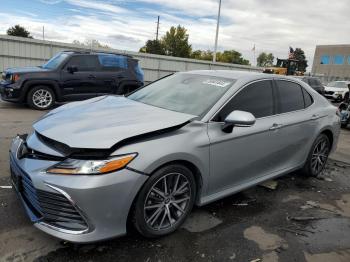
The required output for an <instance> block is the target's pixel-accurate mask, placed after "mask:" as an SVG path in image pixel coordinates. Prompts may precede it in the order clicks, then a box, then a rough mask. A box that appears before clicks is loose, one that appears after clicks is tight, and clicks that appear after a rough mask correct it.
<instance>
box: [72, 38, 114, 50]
mask: <svg viewBox="0 0 350 262" xmlns="http://www.w3.org/2000/svg"><path fill="white" fill-rule="evenodd" d="M72 44H74V45H81V46H83V47H88V48H111V47H110V46H109V45H106V44H101V43H100V42H99V41H98V40H96V39H86V40H85V41H84V42H80V41H79V40H73V42H72Z"/></svg>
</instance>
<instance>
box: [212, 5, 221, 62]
mask: <svg viewBox="0 0 350 262" xmlns="http://www.w3.org/2000/svg"><path fill="white" fill-rule="evenodd" d="M220 11H221V0H219V11H218V20H217V23H216V35H215V47H214V55H213V62H216V51H217V49H218V36H219V24H220Z"/></svg>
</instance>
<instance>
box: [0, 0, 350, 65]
mask: <svg viewBox="0 0 350 262" xmlns="http://www.w3.org/2000/svg"><path fill="white" fill-rule="evenodd" d="M349 2H350V0H334V1H329V0H317V1H316V0H302V1H301V0H294V1H283V0H222V10H221V19H220V30H219V41H218V49H219V51H220V50H226V49H235V50H237V51H239V52H241V53H242V54H243V56H244V58H246V59H248V60H250V61H251V62H252V61H253V60H254V51H252V49H253V46H254V45H255V48H256V51H255V56H258V54H259V53H260V52H271V53H273V54H274V55H275V57H280V58H286V57H287V55H288V51H289V46H292V47H294V48H296V47H300V48H302V49H303V50H304V51H305V53H306V56H307V59H308V60H309V65H310V68H311V65H312V59H313V55H314V52H315V47H316V45H321V44H349V43H350V34H349V29H350V18H349V14H350V3H349ZM0 3H1V8H0V21H1V23H0V34H5V33H6V30H7V29H8V28H9V27H10V26H13V25H15V24H20V25H22V26H24V27H26V28H27V30H29V31H30V32H31V34H32V35H33V36H34V38H37V39H42V27H43V26H44V27H45V39H46V40H51V41H59V42H68V43H71V42H72V41H73V40H79V41H85V40H87V39H97V40H99V41H100V42H101V43H103V44H107V45H109V46H111V47H113V48H117V49H121V50H130V51H138V50H139V48H140V47H142V46H143V45H144V43H145V42H146V41H147V40H148V39H154V38H155V33H156V20H157V16H158V15H159V16H160V36H162V35H164V34H165V32H166V31H167V30H168V29H169V28H170V27H171V26H176V25H178V24H180V25H182V26H184V27H185V28H186V29H187V30H188V34H189V42H190V43H191V44H192V48H193V49H194V50H195V49H203V50H213V49H214V40H215V39H214V38H215V30H216V18H217V10H218V0H104V1H102V0H0ZM252 64H255V63H254V62H252ZM310 68H309V69H310Z"/></svg>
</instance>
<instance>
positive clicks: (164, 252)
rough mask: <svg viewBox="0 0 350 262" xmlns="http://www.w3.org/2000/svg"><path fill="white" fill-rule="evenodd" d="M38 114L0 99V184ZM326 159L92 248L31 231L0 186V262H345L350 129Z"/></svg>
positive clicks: (349, 239) (349, 241)
mask: <svg viewBox="0 0 350 262" xmlns="http://www.w3.org/2000/svg"><path fill="white" fill-rule="evenodd" d="M42 114H44V112H40V111H33V110H30V109H28V108H27V107H25V106H20V105H15V104H10V103H5V102H1V101H0V186H9V185H10V180H9V168H8V148H9V144H10V141H11V139H12V137H14V136H15V135H16V134H21V133H28V132H29V131H30V128H31V125H32V123H33V122H34V121H35V120H36V119H37V118H39V117H40V116H41V115H42ZM331 158H332V159H331V160H330V161H329V163H328V166H327V169H326V170H325V172H324V174H323V175H322V176H321V177H320V178H317V179H316V178H306V177H303V176H302V175H300V174H299V173H298V172H296V173H291V174H289V175H287V176H284V177H282V178H279V179H277V180H276V182H277V184H273V183H271V184H267V185H265V187H262V186H257V187H254V188H251V189H249V190H246V191H244V192H242V193H239V194H236V195H233V196H231V197H228V198H225V199H223V200H220V201H217V202H214V203H212V204H210V205H207V206H204V207H200V208H195V210H194V211H193V213H192V215H191V216H190V218H189V219H188V221H187V222H186V223H185V225H184V226H183V227H182V228H181V229H180V230H178V231H177V232H175V233H174V234H172V235H170V236H167V237H163V238H160V239H153V240H149V239H144V238H142V237H140V236H139V235H138V234H137V233H135V232H134V231H133V230H130V231H131V232H130V233H129V234H128V235H127V236H125V237H122V238H119V239H112V240H109V241H104V242H100V243H95V244H88V245H76V244H71V243H67V242H64V241H60V240H58V239H55V238H53V237H50V236H48V235H46V234H44V233H42V232H40V231H39V230H37V229H35V228H34V227H33V226H32V225H31V223H30V222H29V220H28V219H27V217H26V214H25V212H24V210H23V208H22V206H21V204H20V203H19V201H18V199H17V197H16V195H15V193H14V192H13V190H12V189H11V188H0V261H65V262H67V261H147V262H150V261H248V262H249V261H267V262H269V261H282V262H283V261H310V262H313V261H317V262H320V261H332V262H337V261H339V262H340V261H350V180H349V176H350V129H348V130H342V133H341V137H340V140H339V143H338V150H337V151H336V152H335V153H334V154H333V155H332V156H331ZM275 186H276V188H275V189H273V188H274V187H275ZM268 187H270V188H268Z"/></svg>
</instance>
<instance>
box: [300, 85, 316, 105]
mask: <svg viewBox="0 0 350 262" xmlns="http://www.w3.org/2000/svg"><path fill="white" fill-rule="evenodd" d="M301 90H302V91H303V96H304V103H305V108H306V107H309V106H311V105H312V103H313V102H314V100H313V99H312V96H311V95H310V94H309V93H308V92H307V91H306V90H305V89H304V88H301Z"/></svg>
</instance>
